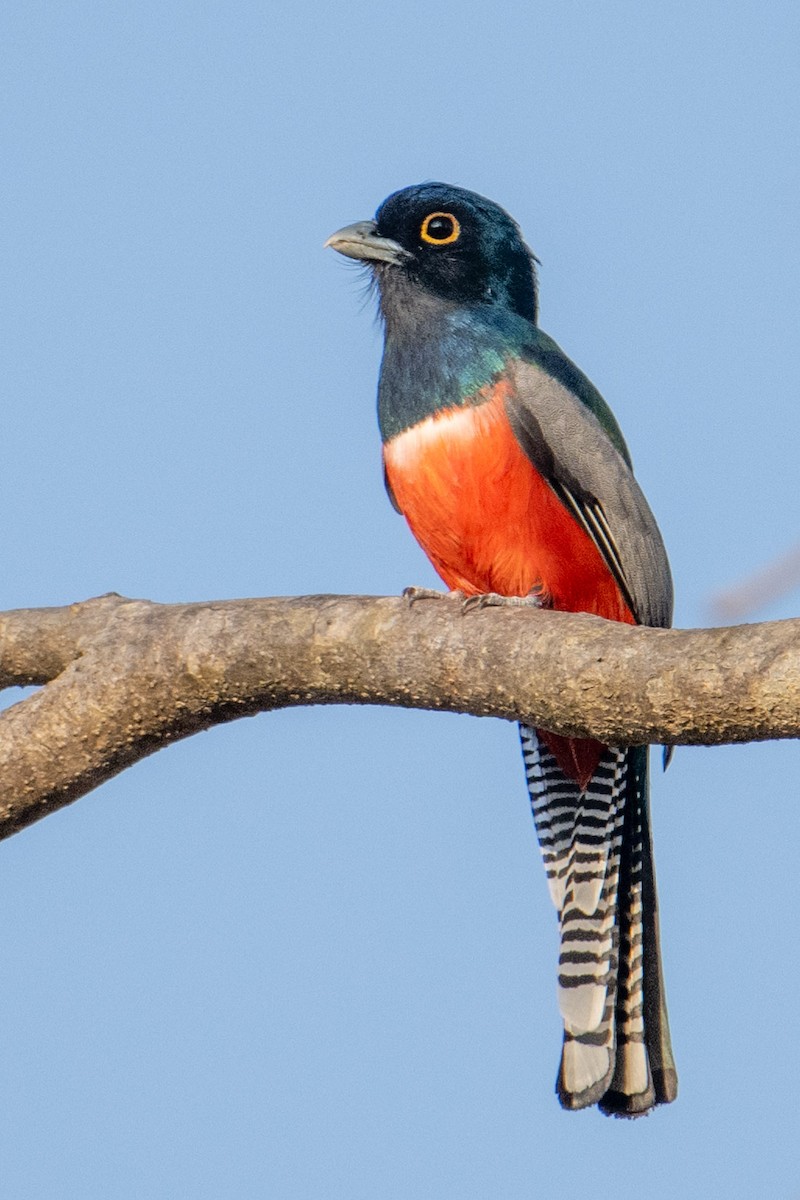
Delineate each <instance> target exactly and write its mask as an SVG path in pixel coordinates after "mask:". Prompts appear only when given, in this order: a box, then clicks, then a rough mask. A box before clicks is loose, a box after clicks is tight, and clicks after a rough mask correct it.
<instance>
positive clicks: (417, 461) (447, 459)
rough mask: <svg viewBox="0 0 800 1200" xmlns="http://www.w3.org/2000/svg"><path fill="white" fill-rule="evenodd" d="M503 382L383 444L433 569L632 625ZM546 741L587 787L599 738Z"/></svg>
mask: <svg viewBox="0 0 800 1200" xmlns="http://www.w3.org/2000/svg"><path fill="white" fill-rule="evenodd" d="M507 389H508V384H507V383H505V382H503V381H501V382H499V383H497V384H495V385H494V387H493V388H492V389H491V390H490V391H489V390H488V389H487V391H486V393H485V394H486V400H485V402H484V403H482V404H477V405H471V406H469V407H465V408H458V409H447V410H445V411H443V412H441V413H437V414H435V415H434V416H432V417H428V418H427V419H426V420H425V421H422V422H421V423H420V424H419V425H417V426H415V427H414V428H413V429H409V430H406V431H405V432H404V433H401V434H399V435H398V436H397V437H395V438H392V440H391V441H390V442H387V443H386V445H385V446H384V451H383V453H384V462H385V466H386V476H387V480H388V482H389V486H390V487H391V489H392V492H393V494H394V497H395V499H396V501H397V504H398V506H399V508H400V509H401V511H402V512H403V514H404V515H405V517H406V520H407V521H408V523H409V525H410V527H411V530H412V532H413V534H414V536H415V537H416V539H417V541H418V542H419V543H420V545H421V546H422V548H423V550H424V551H425V553H426V554H427V555H428V558H429V559H430V560H431V562H432V563H433V565H434V567H435V568H436V571H437V572H438V574H439V575H440V576H441V578H442V579H443V580H444V582H445V583H446V584H447V586H448V587H450V588H460V589H461V591H463V592H466V593H467V594H468V595H476V594H479V593H481V592H499V593H500V594H501V595H504V596H525V595H527V594H528V592H530V591H532V590H533V589H536V590H537V591H538V592H541V593H542V597H543V600H544V603H545V604H546V605H547V606H548V607H550V608H556V609H560V610H562V611H565V612H588V613H595V614H596V615H597V616H601V617H608V618H610V619H611V620H615V621H625V622H627V623H628V624H635V620H634V617H633V615H632V614H631V612H630V609H629V608H628V606H627V604H626V603H625V601H624V599H623V597H622V594H621V592H620V590H619V588H618V586H617V584H616V582H615V580H614V577H613V575H612V574H611V572H610V571H609V569H608V567H607V566H606V564H605V561H604V559H603V557H602V555H601V554H600V552H599V550H598V549H597V547H596V546H595V544H594V542H593V541H592V540H591V538H590V537H589V536H588V535H587V533H586V532H585V531H584V529H583V528H582V527H581V525H579V523H578V522H577V521H576V520H575V518H574V517H573V516H572V514H571V513H570V512H569V511H568V510H567V509H566V508H565V507H564V505H563V504H562V503H561V501H560V500H559V499H558V497H557V496H556V495H555V493H554V492H553V491H552V489H551V488H550V487H549V486H548V484H547V483H546V482H545V480H544V479H543V478H542V476H541V475H540V474H539V472H538V471H537V470H536V468H535V467H534V466H533V464H532V463H531V462H530V460H529V459H528V457H527V456H526V454H525V453H524V451H523V450H522V448H521V447H520V445H519V442H518V441H517V439H516V438H515V437H514V434H513V431H512V429H511V426H510V424H509V422H508V418H507V417H506V413H505V407H504V403H503V401H504V397H505V395H506V393H507ZM546 741H547V743H548V745H549V746H550V748H551V750H552V751H553V753H554V754H555V755H556V757H557V759H558V761H559V763H560V765H561V767H562V769H563V770H564V771H566V772H567V774H569V775H570V776H571V777H572V778H575V779H578V780H579V782H580V783H581V786H585V784H586V782H588V779H589V778H590V777H591V774H592V772H593V771H594V769H595V767H596V765H597V760H598V758H599V755H600V752H601V748H600V746H599V744H598V743H596V742H589V741H586V740H582V741H577V740H575V739H565V738H559V737H557V736H556V735H554V734H548V735H547V736H546Z"/></svg>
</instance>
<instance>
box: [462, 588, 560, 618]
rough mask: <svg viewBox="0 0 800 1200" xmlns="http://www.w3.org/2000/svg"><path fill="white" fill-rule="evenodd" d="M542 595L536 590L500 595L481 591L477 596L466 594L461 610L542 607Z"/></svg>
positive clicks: (475, 610)
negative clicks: (520, 594) (515, 594)
mask: <svg viewBox="0 0 800 1200" xmlns="http://www.w3.org/2000/svg"><path fill="white" fill-rule="evenodd" d="M542 606H543V602H542V597H541V596H540V595H539V593H538V592H528V594H527V596H501V595H500V594H499V593H498V592H481V593H480V595H478V596H467V598H466V600H464V601H463V602H462V605H461V611H462V612H465V613H468V612H479V611H480V609H482V608H542Z"/></svg>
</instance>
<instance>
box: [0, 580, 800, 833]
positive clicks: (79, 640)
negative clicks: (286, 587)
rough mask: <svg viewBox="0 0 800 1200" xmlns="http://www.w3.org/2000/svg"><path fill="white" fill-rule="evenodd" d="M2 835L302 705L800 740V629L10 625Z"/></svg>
mask: <svg viewBox="0 0 800 1200" xmlns="http://www.w3.org/2000/svg"><path fill="white" fill-rule="evenodd" d="M26 684H38V685H44V686H42V687H41V688H40V690H39V691H37V692H35V693H34V694H32V695H30V696H28V697H26V698H25V699H24V700H22V701H20V702H19V703H17V704H15V705H13V706H12V707H10V708H8V709H6V710H5V711H4V712H3V713H2V714H0V798H1V799H0V837H7V836H8V835H10V834H12V833H14V832H16V831H17V830H18V829H21V828H23V827H24V826H26V825H29V824H31V823H32V822H33V821H35V820H38V819H39V818H40V817H42V816H45V815H46V814H47V813H49V812H52V811H53V810H55V809H57V808H59V807H61V806H62V805H64V804H67V803H69V802H70V801H72V800H75V799H77V798H78V797H79V796H81V795H84V794H85V793H86V792H88V791H90V790H91V789H92V788H94V787H96V786H97V785H98V784H100V783H102V782H103V781H104V780H106V779H108V778H109V777H110V776H112V775H114V774H116V773H117V772H118V771H121V770H123V768H125V767H126V766H128V765H130V764H131V763H133V762H135V761H136V760H137V759H140V758H143V757H144V756H145V755H147V754H151V753H152V752H153V751H155V750H157V749H158V748H159V747H160V746H163V745H166V744H167V743H169V742H173V741H175V740H177V739H178V738H183V737H188V736H189V735H190V734H192V733H196V732H197V731H198V730H201V729H206V728H208V727H209V726H210V725H214V724H218V723H221V722H223V721H231V720H234V719H235V718H236V717H242V716H249V715H252V714H253V713H256V712H265V711H268V710H270V709H274V708H283V707H286V706H288V705H300V704H392V705H400V706H403V707H407V708H427V709H446V710H449V711H457V712H465V713H473V714H475V715H476V716H493V717H504V718H509V719H510V718H516V717H520V716H521V717H524V718H525V719H526V720H528V721H529V722H530V723H531V724H533V725H537V726H543V727H545V728H548V729H552V730H555V731H556V732H559V733H566V734H591V735H593V736H595V737H598V738H600V739H602V740H603V741H605V742H607V743H611V744H614V743H623V744H624V743H630V744H637V743H643V742H664V743H694V744H714V743H721V742H740V741H752V740H762V739H766V738H786V737H796V736H798V733H799V732H800V621H779V622H772V623H769V624H763V625H745V626H738V627H733V628H725V629H706V630H661V629H643V628H631V627H629V626H625V625H620V624H616V623H613V622H609V621H603V620H600V619H599V618H596V617H589V616H584V615H575V614H566V613H552V612H543V611H537V610H534V609H525V610H521V609H492V608H488V609H484V610H481V611H477V612H470V613H466V614H462V612H461V608H460V605H459V604H458V602H457V601H452V600H451V601H434V600H426V601H418V602H417V603H415V604H414V605H413V606H412V605H409V604H408V602H407V601H404V600H402V599H399V598H398V599H387V598H375V597H366V596H305V597H297V598H277V599H264V600H231V601H221V602H215V603H208V604H181V605H164V604H153V603H150V602H148V601H144V600H126V599H124V598H123V597H121V596H116V595H113V594H112V595H109V596H101V597H99V598H98V599H95V600H88V601H86V602H84V603H81V604H74V605H70V606H69V607H67V608H49V609H20V610H17V611H15V612H8V613H5V614H2V615H0V686H2V687H14V686H23V685H26Z"/></svg>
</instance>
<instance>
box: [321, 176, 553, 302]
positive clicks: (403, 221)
mask: <svg viewBox="0 0 800 1200" xmlns="http://www.w3.org/2000/svg"><path fill="white" fill-rule="evenodd" d="M328 244H329V245H331V246H332V247H333V248H334V249H335V250H338V251H339V252H340V253H343V254H346V255H348V256H349V257H352V258H359V259H362V260H365V261H367V262H369V264H370V266H371V267H372V268H373V270H374V271H375V274H376V278H377V280H378V284H379V286H380V288H381V293H382V299H383V301H384V305H385V303H386V301H387V299H388V300H391V293H394V292H395V291H396V290H397V289H396V288H395V287H393V286H391V285H392V284H395V283H397V284H399V283H400V282H401V279H402V282H403V283H404V284H410V285H412V287H413V288H414V289H415V290H416V288H420V289H422V291H423V292H425V293H427V294H428V295H429V296H435V297H438V298H440V299H442V300H445V301H449V302H450V303H453V304H458V305H462V304H463V305H475V304H490V305H499V306H501V307H505V308H508V309H510V310H511V311H512V312H515V313H517V314H519V316H522V317H525V318H526V319H527V320H529V321H534V322H535V321H536V316H537V294H536V266H535V263H536V260H535V258H534V256H533V255H532V254H531V252H530V250H529V249H528V247H527V246H526V245H525V243H524V241H523V240H522V235H521V233H520V230H519V226H518V225H517V224H516V222H515V221H513V220H512V219H511V217H510V216H509V215H508V213H507V212H505V211H504V210H503V209H502V208H500V207H499V206H498V205H497V204H493V203H492V201H491V200H486V199H485V198H484V197H483V196H479V195H477V193H475V192H468V191H466V190H465V189H464V188H458V187H453V186H451V185H450V184H446V183H421V184H417V185H415V186H414V187H407V188H403V189H402V190H401V191H399V192H394V193H393V194H392V195H391V196H389V197H388V198H387V199H386V200H384V202H383V204H382V205H381V206H380V208H379V209H378V211H377V213H376V214H375V220H374V222H373V221H361V222H359V223H358V224H356V225H350V226H348V227H347V228H346V229H342V230H340V231H339V232H338V233H336V234H334V235H333V237H331V238H330V239H329V242H328ZM402 291H403V292H405V291H406V288H405V287H404V288H403V289H402ZM387 293H389V295H387Z"/></svg>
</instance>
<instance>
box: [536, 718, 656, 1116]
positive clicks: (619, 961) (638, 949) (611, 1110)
mask: <svg viewBox="0 0 800 1200" xmlns="http://www.w3.org/2000/svg"><path fill="white" fill-rule="evenodd" d="M520 734H521V737H522V753H523V758H524V760H525V774H526V778H527V782H528V790H529V792H530V797H531V805H532V808H533V816H534V821H535V823H536V832H537V834H538V837H539V844H540V846H541V849H542V856H543V858H544V864H545V870H546V872H547V880H548V884H549V887H550V895H551V897H552V899H553V903H554V904H555V906H556V909H557V910H558V914H559V924H560V930H561V948H560V954H559V967H558V998H559V1007H560V1009H561V1016H562V1019H563V1022H564V1046H563V1050H562V1055H561V1066H560V1069H559V1073H558V1081H557V1084H556V1090H557V1092H558V1096H559V1099H560V1101H561V1103H562V1105H563V1106H564V1108H570V1109H575V1108H586V1107H587V1106H588V1105H591V1104H597V1105H598V1106H599V1108H600V1109H601V1111H602V1112H604V1113H607V1114H613V1115H615V1116H623V1117H636V1116H640V1115H641V1114H642V1113H646V1112H649V1110H650V1109H651V1108H653V1107H654V1105H656V1104H667V1103H669V1102H670V1101H671V1100H674V1099H675V1096H676V1095H677V1089H678V1077H677V1074H676V1071H675V1063H674V1061H673V1058H672V1048H671V1045H670V1037H669V1024H668V1021H667V1009H666V1002H665V996H664V983H663V979H662V974H661V955H660V948H659V935H658V912H657V901H656V886H655V875H654V873H653V850H652V844H651V840H650V827H649V820H648V781H647V747H646V746H634V747H630V748H616V747H608V748H605V749H604V751H603V753H602V756H601V758H600V762H599V763H598V765H597V768H596V770H595V771H594V773H593V774H592V777H591V779H590V780H589V782H588V784H587V786H586V787H585V789H583V790H582V789H581V788H580V786H579V784H577V783H576V782H575V781H574V780H573V779H571V778H569V776H567V775H565V774H564V772H563V771H562V769H561V767H560V766H559V764H558V762H557V761H556V759H555V757H554V756H553V754H552V753H551V752H550V750H549V749H548V747H547V746H546V744H545V743H544V741H543V740H542V739H541V738H540V737H539V736H537V733H536V730H534V729H531V728H529V727H528V726H526V725H520Z"/></svg>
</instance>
